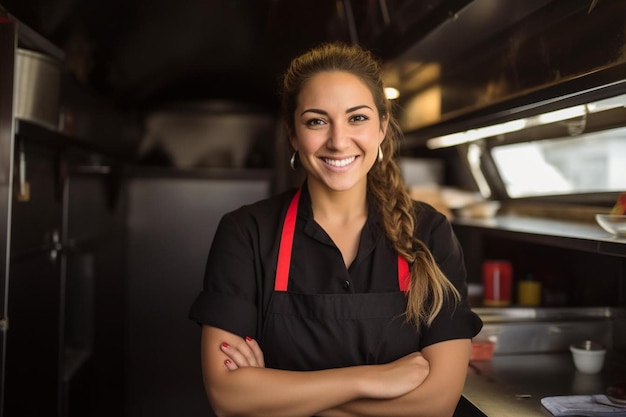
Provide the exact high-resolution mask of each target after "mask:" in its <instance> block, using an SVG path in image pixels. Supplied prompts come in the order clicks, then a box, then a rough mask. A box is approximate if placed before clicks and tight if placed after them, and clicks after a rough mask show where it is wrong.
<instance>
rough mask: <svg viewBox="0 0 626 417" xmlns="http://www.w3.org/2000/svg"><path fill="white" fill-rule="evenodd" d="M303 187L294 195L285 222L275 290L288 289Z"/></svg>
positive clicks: (279, 250) (279, 249)
mask: <svg viewBox="0 0 626 417" xmlns="http://www.w3.org/2000/svg"><path fill="white" fill-rule="evenodd" d="M301 191H302V189H301V188H298V191H296V193H295V194H294V195H293V198H292V199H291V203H289V208H288V209H287V215H286V216H285V222H284V224H283V232H282V235H281V237H280V247H279V248H278V263H277V265H276V279H275V281H274V291H287V284H288V282H289V266H290V264H291V247H292V245H293V235H294V232H295V230H296V217H297V215H298V202H299V201H300V192H301Z"/></svg>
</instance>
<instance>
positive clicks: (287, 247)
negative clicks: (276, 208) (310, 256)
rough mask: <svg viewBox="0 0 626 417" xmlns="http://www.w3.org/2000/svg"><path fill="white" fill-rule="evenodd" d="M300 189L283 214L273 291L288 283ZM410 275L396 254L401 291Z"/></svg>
mask: <svg viewBox="0 0 626 417" xmlns="http://www.w3.org/2000/svg"><path fill="white" fill-rule="evenodd" d="M301 191H302V190H301V189H298V191H296V193H295V194H294V195H293V197H292V199H291V202H290V203H289V208H288V209H287V215H286V216H285V222H284V224H283V231H282V234H281V237H280V246H279V248H278V263H277V264H276V278H275V281H274V291H287V285H288V284H289V267H290V265H291V249H292V247H293V235H294V232H295V230H296V217H297V216H298V203H299V202H300V193H301ZM410 277H411V274H410V271H409V263H408V262H407V261H406V259H404V258H403V257H402V256H400V255H398V285H399V286H400V290H401V291H404V292H407V291H408V290H409V280H410Z"/></svg>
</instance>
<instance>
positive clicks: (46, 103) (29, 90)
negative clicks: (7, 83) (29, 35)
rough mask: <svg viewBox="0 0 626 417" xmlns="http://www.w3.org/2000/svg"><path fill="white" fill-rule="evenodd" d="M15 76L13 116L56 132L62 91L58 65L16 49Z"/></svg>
mask: <svg viewBox="0 0 626 417" xmlns="http://www.w3.org/2000/svg"><path fill="white" fill-rule="evenodd" d="M15 77H16V89H15V117H17V118H18V119H23V120H28V121H30V122H33V123H36V124H38V125H41V126H43V127H46V128H48V129H51V130H56V129H57V126H58V121H59V95H60V90H61V69H60V64H59V63H58V62H57V61H55V60H54V59H52V58H51V57H49V56H47V55H44V54H41V53H39V52H35V51H30V50H26V49H19V48H18V50H17V54H16V66H15Z"/></svg>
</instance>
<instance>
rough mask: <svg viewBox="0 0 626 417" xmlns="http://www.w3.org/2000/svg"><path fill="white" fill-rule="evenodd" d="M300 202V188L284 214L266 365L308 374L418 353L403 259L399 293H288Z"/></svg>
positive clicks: (264, 333) (264, 337)
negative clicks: (408, 316) (408, 310)
mask: <svg viewBox="0 0 626 417" xmlns="http://www.w3.org/2000/svg"><path fill="white" fill-rule="evenodd" d="M299 199H300V190H298V191H297V192H296V194H295V195H294V197H293V199H292V201H291V203H290V205H289V208H288V210H287V215H286V216H285V221H284V225H283V232H282V236H281V241H280V248H279V255H278V264H277V268H276V277H275V284H274V293H273V294H272V299H271V300H270V302H269V306H268V309H267V313H266V315H265V318H264V323H263V328H262V330H261V335H260V337H259V343H260V345H261V348H262V349H263V353H264V355H265V364H266V366H267V367H268V368H275V369H285V370H295V371H310V370H319V369H329V368H339V367H346V366H353V365H366V364H380V363H388V362H391V361H393V360H395V359H398V358H400V357H402V356H405V355H407V354H409V353H412V352H416V351H418V350H419V335H418V332H417V331H416V329H415V327H414V325H413V324H410V323H407V322H406V320H405V315H404V313H405V310H406V302H407V301H406V295H405V292H406V291H407V288H408V282H409V267H408V263H407V262H406V260H405V259H404V258H402V257H401V256H398V284H399V291H397V292H387V293H359V294H297V293H289V292H287V286H288V283H289V268H290V264H291V249H292V243H293V236H294V231H295V223H296V217H297V212H298V202H299Z"/></svg>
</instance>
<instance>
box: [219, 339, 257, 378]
mask: <svg viewBox="0 0 626 417" xmlns="http://www.w3.org/2000/svg"><path fill="white" fill-rule="evenodd" d="M220 349H221V351H222V352H224V353H225V354H226V356H228V359H226V360H225V361H224V366H226V368H227V369H229V370H231V371H234V370H235V369H238V368H245V367H248V366H252V367H257V368H265V360H264V358H263V351H262V350H261V348H260V347H259V344H258V343H257V342H256V340H254V339H252V338H251V337H246V338H245V339H239V340H238V341H237V343H234V344H228V343H222V344H221V345H220Z"/></svg>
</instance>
